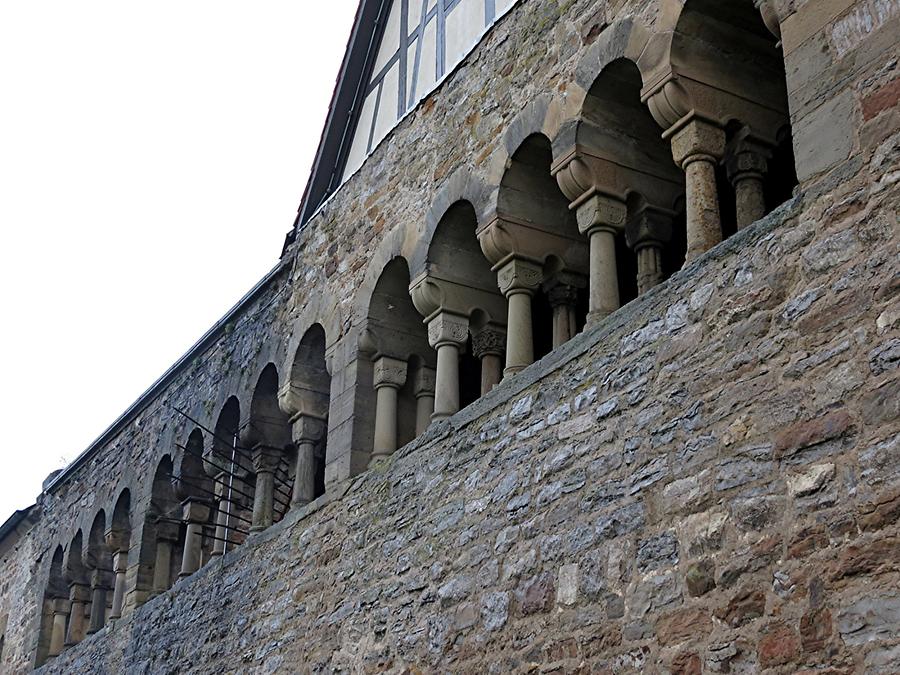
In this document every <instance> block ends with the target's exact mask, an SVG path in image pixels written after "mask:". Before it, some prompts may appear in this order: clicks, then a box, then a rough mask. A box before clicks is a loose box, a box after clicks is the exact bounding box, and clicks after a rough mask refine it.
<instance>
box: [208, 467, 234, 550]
mask: <svg viewBox="0 0 900 675" xmlns="http://www.w3.org/2000/svg"><path fill="white" fill-rule="evenodd" d="M216 480H217V481H218V482H217V483H216V498H217V499H216V538H215V539H214V540H213V545H212V553H211V555H213V556H218V555H223V554H224V553H225V540H226V539H228V513H229V509H230V508H231V502H229V501H228V482H229V481H231V480H234V479H233V477H231V476H228V475H226V474H225V473H224V472H223V473H220V474H218V476H217V478H216Z"/></svg>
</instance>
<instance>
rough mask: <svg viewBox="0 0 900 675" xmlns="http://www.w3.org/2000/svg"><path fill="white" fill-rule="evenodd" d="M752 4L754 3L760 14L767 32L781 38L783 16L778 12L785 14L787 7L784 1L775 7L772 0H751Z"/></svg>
mask: <svg viewBox="0 0 900 675" xmlns="http://www.w3.org/2000/svg"><path fill="white" fill-rule="evenodd" d="M753 4H754V5H756V9H758V10H759V13H760V14H761V15H762V20H763V23H764V24H766V28H768V29H769V32H770V33H771V34H772V35H774V36H775V37H776V38H778V39H779V40H781V22H782V21H783V20H784V18H785V16H779V14H784V15H787V13H788V9H787V7H786V6H785V3H784V2H782V3H781V5H780V6H779V7H776V5H775V3H774V2H772V0H753ZM779 10H780V11H779Z"/></svg>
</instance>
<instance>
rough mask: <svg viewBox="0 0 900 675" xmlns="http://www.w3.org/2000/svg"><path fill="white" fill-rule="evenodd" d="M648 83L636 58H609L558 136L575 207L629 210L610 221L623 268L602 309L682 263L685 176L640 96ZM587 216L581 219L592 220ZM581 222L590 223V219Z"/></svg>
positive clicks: (559, 167)
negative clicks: (602, 203) (600, 202)
mask: <svg viewBox="0 0 900 675" xmlns="http://www.w3.org/2000/svg"><path fill="white" fill-rule="evenodd" d="M642 84H643V80H642V75H641V72H640V69H639V67H638V65H637V64H636V63H635V62H634V61H633V60H631V59H628V58H626V57H619V58H615V59H612V60H610V61H609V62H608V63H606V64H605V65H604V66H603V68H602V69H601V70H600V71H599V72H598V73H597V76H596V78H595V79H594V81H593V82H591V83H590V85H589V87H588V90H587V92H586V94H585V96H584V99H583V101H582V106H581V112H580V114H579V116H578V117H577V118H576V119H574V120H571V121H570V122H568V123H566V124H565V125H564V126H563V128H562V129H561V130H560V133H559V134H558V136H557V137H556V138H555V139H554V142H553V150H554V153H553V154H554V168H553V172H554V174H555V176H556V178H557V181H558V182H559V185H560V187H561V188H562V190H563V192H564V193H565V194H566V196H567V197H568V198H569V199H570V200H571V202H572V204H571V207H570V208H572V209H573V210H574V211H576V212H579V213H580V212H581V211H585V212H586V211H587V210H589V209H591V208H592V204H593V202H595V201H596V200H597V199H603V200H606V201H607V202H609V203H610V204H615V205H616V209H618V210H619V211H621V212H623V213H624V217H622V218H621V220H619V221H618V222H616V223H612V222H610V223H607V224H606V226H607V227H606V229H607V230H608V231H609V232H610V233H612V234H613V236H614V237H615V243H614V246H615V263H616V272H617V274H616V288H613V289H609V290H608V294H609V299H608V301H609V307H605V308H604V311H606V310H613V309H615V308H617V307H618V306H619V305H621V304H624V303H626V302H628V301H629V300H632V299H633V298H635V297H636V296H637V295H638V293H639V292H641V293H642V292H644V291H646V290H648V289H649V288H650V287H652V286H654V285H656V284H657V283H659V282H660V281H662V279H663V278H664V277H665V276H669V275H671V274H672V273H673V272H675V271H676V270H678V269H680V268H681V265H682V263H683V262H684V249H685V248H686V243H685V235H684V217H683V212H682V213H679V212H678V211H677V208H678V207H679V206H680V205H681V204H683V195H684V174H683V173H682V171H681V170H680V169H679V168H678V167H677V166H676V165H675V164H674V162H673V161H672V153H671V149H670V147H669V146H668V144H667V143H666V142H665V141H664V140H663V139H662V137H661V133H660V129H659V126H658V125H657V123H656V121H655V120H654V119H653V117H652V115H651V114H650V112H649V110H648V109H647V107H646V106H645V105H644V104H643V102H642V101H641V98H640V93H641V87H642ZM585 215H588V214H587V213H584V214H582V215H581V216H580V217H581V218H582V219H583V220H585V221H586V220H587V219H585V218H584V216H585ZM579 225H580V227H582V229H584V227H585V222H581V223H580V224H579ZM589 231H590V229H589ZM629 249H631V250H629ZM664 263H665V264H664ZM611 279H612V274H610V281H611ZM613 296H614V297H613Z"/></svg>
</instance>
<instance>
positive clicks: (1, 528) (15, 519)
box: [0, 504, 37, 544]
mask: <svg viewBox="0 0 900 675" xmlns="http://www.w3.org/2000/svg"><path fill="white" fill-rule="evenodd" d="M35 508H37V504H32V505H31V506H29V507H28V508H25V509H21V510H19V511H16V512H15V513H13V514H12V515H11V516H10V517H9V518H7V519H6V522H5V523H3V525H0V544H2V543H3V542H4V540H5V539H6V538H7V537H8V536H9V535H10V534H15V532H16V530H17V529H18V527H19V525H20V524H21V523H22V521H24V520H25V519H26V518H28V516H30V515H31V514H32V513H33V512H34V510H35Z"/></svg>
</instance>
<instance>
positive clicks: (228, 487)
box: [203, 395, 255, 556]
mask: <svg viewBox="0 0 900 675" xmlns="http://www.w3.org/2000/svg"><path fill="white" fill-rule="evenodd" d="M243 428H244V425H243V424H242V422H241V402H240V400H239V399H238V397H237V396H234V395H230V396H228V397H227V398H226V399H225V401H224V402H223V403H222V405H221V406H220V409H219V413H218V415H217V416H216V421H215V425H214V426H213V427H212V437H211V438H210V439H209V442H208V443H206V444H205V447H204V452H203V456H204V469H205V470H206V473H207V475H208V476H210V477H211V478H213V479H214V480H216V481H217V483H216V485H215V488H214V489H215V490H216V491H217V492H218V497H217V498H216V500H215V515H214V516H213V519H214V520H215V522H216V530H215V535H214V536H215V537H217V539H215V540H213V543H212V551H211V553H210V555H213V556H215V555H222V554H223V553H225V552H226V551H227V550H228V549H230V548H231V547H233V546H238V545H240V544H242V543H243V542H244V539H245V538H246V528H247V524H249V522H250V518H251V509H252V506H253V490H254V485H255V482H254V475H253V459H252V456H251V453H250V452H249V450H247V449H246V448H245V447H244V446H243V445H242V443H241V440H240V434H241V431H242V430H243Z"/></svg>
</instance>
